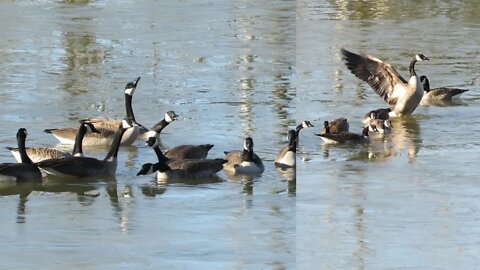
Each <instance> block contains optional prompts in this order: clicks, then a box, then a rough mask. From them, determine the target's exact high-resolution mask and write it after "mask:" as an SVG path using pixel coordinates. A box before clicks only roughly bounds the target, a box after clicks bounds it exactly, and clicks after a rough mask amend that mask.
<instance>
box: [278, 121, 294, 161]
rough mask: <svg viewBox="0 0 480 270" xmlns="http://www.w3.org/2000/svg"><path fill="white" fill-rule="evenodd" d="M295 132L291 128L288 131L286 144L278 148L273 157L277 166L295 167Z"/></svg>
mask: <svg viewBox="0 0 480 270" xmlns="http://www.w3.org/2000/svg"><path fill="white" fill-rule="evenodd" d="M296 139H297V132H296V131H295V130H293V129H291V130H289V131H288V144H287V145H286V146H284V147H282V149H281V150H280V152H279V153H278V155H277V157H275V165H276V166H278V167H295V164H296V159H295V157H296V152H297V143H296Z"/></svg>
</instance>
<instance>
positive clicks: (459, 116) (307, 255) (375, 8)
mask: <svg viewBox="0 0 480 270" xmlns="http://www.w3.org/2000/svg"><path fill="white" fill-rule="evenodd" d="M300 2H301V3H302V4H300V5H299V6H298V8H297V14H298V17H299V19H298V20H297V40H299V42H298V43H297V116H298V117H300V118H308V119H310V120H315V123H314V124H316V125H317V126H319V125H321V123H322V122H323V121H324V120H330V119H334V118H338V117H347V118H348V120H349V122H350V128H351V130H352V131H354V132H360V131H361V124H362V123H361V117H362V116H363V115H364V114H365V113H366V112H368V111H370V110H373V109H377V108H381V107H386V104H384V103H383V101H382V100H381V98H379V97H378V96H377V95H376V94H375V93H374V92H373V90H372V89H371V88H370V87H369V86H368V85H367V84H366V83H364V82H362V81H360V80H359V79H357V78H356V77H355V76H354V75H352V74H351V73H350V72H349V71H348V70H347V69H346V67H345V65H344V63H343V61H342V60H341V55H340V48H342V47H344V48H346V49H349V50H351V51H353V52H364V53H368V54H371V55H374V56H376V57H378V58H380V59H383V60H384V61H388V62H389V63H390V64H392V65H394V66H395V67H396V68H397V70H398V71H399V72H400V73H401V74H402V75H404V76H407V75H408V65H409V62H410V60H411V58H412V57H413V55H414V54H416V53H423V54H424V55H426V56H428V57H429V58H430V59H431V60H430V61H428V62H421V63H420V62H419V63H417V65H416V70H417V73H418V74H425V75H427V76H428V77H429V78H430V82H431V86H432V87H440V86H450V87H458V88H465V89H471V90H470V91H469V92H467V93H465V94H464V95H463V96H462V98H461V99H460V100H457V101H455V102H453V104H447V105H446V106H421V107H419V108H418V109H417V110H416V111H415V112H414V114H413V115H412V116H411V117H406V118H403V119H396V120H394V121H393V125H394V131H393V133H392V134H391V135H389V136H384V137H375V138H373V139H372V143H371V144H370V145H350V146H325V145H322V143H321V142H320V140H319V138H318V137H316V136H314V135H313V133H314V132H305V133H303V135H304V136H303V137H302V143H301V152H302V154H301V155H302V159H303V160H304V161H303V162H301V163H300V164H299V165H298V167H297V173H298V175H297V178H298V183H299V184H298V190H297V267H298V268H300V269H314V268H315V269H453V268H454V269H476V268H478V267H479V261H478V254H480V249H479V245H478V241H477V240H476V239H477V236H478V234H479V229H478V228H480V226H479V225H480V224H479V219H478V215H479V210H480V205H479V203H478V199H477V198H478V196H479V194H480V189H479V187H478V183H477V180H478V178H479V172H478V170H477V169H476V165H475V164H476V162H477V160H478V152H479V150H480V149H479V148H480V143H479V140H478V139H477V136H476V135H477V132H478V126H479V121H478V119H477V117H475V115H478V114H479V113H480V111H479V109H478V108H479V106H478V105H479V104H478V103H479V99H478V96H479V95H478V88H479V81H478V71H479V63H480V61H479V60H480V58H479V56H478V55H479V54H478V44H479V42H480V40H479V39H478V29H479V23H480V20H479V19H478V16H475V15H474V14H473V13H474V12H473V10H478V8H479V6H478V3H477V2H475V1H463V2H461V3H456V2H455V3H454V2H450V1H444V2H438V1H421V2H418V1H402V2H400V1H382V2H381V3H379V2H378V1H361V2H355V1H326V2H322V3H321V4H318V3H316V2H314V1H312V2H310V1H300ZM316 132H318V130H317V131H316Z"/></svg>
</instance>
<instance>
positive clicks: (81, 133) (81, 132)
mask: <svg viewBox="0 0 480 270" xmlns="http://www.w3.org/2000/svg"><path fill="white" fill-rule="evenodd" d="M86 133H87V128H86V127H85V126H84V125H80V128H79V129H78V131H77V136H75V144H74V145H73V152H72V155H74V156H75V155H77V154H83V149H82V141H83V137H85V134H86Z"/></svg>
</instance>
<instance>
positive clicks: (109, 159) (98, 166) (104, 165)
mask: <svg viewBox="0 0 480 270" xmlns="http://www.w3.org/2000/svg"><path fill="white" fill-rule="evenodd" d="M127 118H128V117H127ZM131 122H132V121H131V120H130V121H127V120H124V121H122V123H121V124H120V125H119V127H118V129H117V131H116V132H115V136H114V139H113V142H112V144H111V146H110V150H109V151H108V153H107V155H106V156H105V158H104V159H103V160H99V159H96V158H92V157H75V156H72V157H66V158H60V159H48V160H44V161H40V162H38V163H36V165H37V166H38V167H40V168H41V169H42V170H44V171H45V172H46V173H48V174H51V175H56V176H73V177H95V176H97V177H98V176H114V175H115V172H116V170H117V154H118V149H119V148H120V142H121V139H122V135H123V134H124V133H125V131H126V130H127V129H128V128H131V127H132V126H131V124H130V123H131Z"/></svg>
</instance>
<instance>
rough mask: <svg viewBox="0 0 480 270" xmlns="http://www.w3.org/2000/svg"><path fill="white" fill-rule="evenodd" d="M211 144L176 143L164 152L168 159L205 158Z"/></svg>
mask: <svg viewBox="0 0 480 270" xmlns="http://www.w3.org/2000/svg"><path fill="white" fill-rule="evenodd" d="M212 147H213V144H200V145H187V144H183V145H178V146H175V147H173V148H171V149H169V150H167V151H166V152H165V156H166V157H167V158H169V159H205V158H206V157H207V155H208V151H210V149H212Z"/></svg>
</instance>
